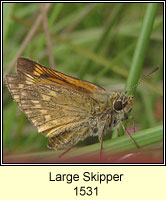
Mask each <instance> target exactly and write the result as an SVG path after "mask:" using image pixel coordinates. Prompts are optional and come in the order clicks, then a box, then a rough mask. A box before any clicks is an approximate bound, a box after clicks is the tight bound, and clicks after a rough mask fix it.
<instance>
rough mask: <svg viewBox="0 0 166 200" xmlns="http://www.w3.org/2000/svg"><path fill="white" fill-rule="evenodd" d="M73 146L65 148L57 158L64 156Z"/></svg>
mask: <svg viewBox="0 0 166 200" xmlns="http://www.w3.org/2000/svg"><path fill="white" fill-rule="evenodd" d="M74 146H75V145H72V146H70V147H69V148H67V149H66V150H65V151H64V152H62V153H61V154H60V155H59V156H58V158H61V157H62V156H64V155H65V154H66V153H67V152H69V151H70V150H71V149H72V148H73V147H74Z"/></svg>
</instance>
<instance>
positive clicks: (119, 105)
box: [114, 101, 124, 111]
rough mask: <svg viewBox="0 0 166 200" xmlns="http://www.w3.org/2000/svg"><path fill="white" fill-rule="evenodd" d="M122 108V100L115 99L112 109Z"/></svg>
mask: <svg viewBox="0 0 166 200" xmlns="http://www.w3.org/2000/svg"><path fill="white" fill-rule="evenodd" d="M123 108H124V106H123V104H122V102H121V101H116V102H115V103H114V109H115V110H118V111H119V110H122V109H123Z"/></svg>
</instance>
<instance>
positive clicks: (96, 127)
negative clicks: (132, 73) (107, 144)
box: [6, 57, 134, 152]
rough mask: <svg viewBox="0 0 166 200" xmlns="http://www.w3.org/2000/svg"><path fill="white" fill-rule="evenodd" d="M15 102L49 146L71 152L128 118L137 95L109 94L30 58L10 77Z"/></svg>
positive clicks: (20, 60) (11, 91)
mask: <svg viewBox="0 0 166 200" xmlns="http://www.w3.org/2000/svg"><path fill="white" fill-rule="evenodd" d="M6 82H7V86H8V89H9V91H10V93H11V94H12V96H13V99H14V100H15V101H16V103H17V104H18V106H19V108H20V109H21V110H22V111H23V112H24V113H25V115H26V116H27V117H28V119H29V120H30V121H31V122H32V123H33V124H34V126H35V127H36V128H37V130H38V132H39V133H43V134H44V135H45V136H46V137H48V147H49V148H51V149H54V150H60V149H66V150H67V151H68V150H69V149H70V148H72V147H73V146H75V145H76V144H77V143H78V142H79V141H81V140H84V139H85V138H87V137H88V136H98V139H99V142H100V143H101V148H100V152H102V148H103V147H102V144H103V136H104V134H105V133H106V131H107V130H109V129H114V128H115V127H118V125H119V124H120V123H121V122H122V121H124V120H125V119H127V116H128V115H127V113H128V112H129V111H131V109H132V106H133V103H134V96H132V95H127V94H126V93H124V92H107V91H106V90H105V89H104V88H102V87H100V86H98V85H95V84H92V83H90V82H88V81H83V80H80V79H77V78H74V77H71V76H68V75H66V74H63V73H61V72H58V71H56V70H53V69H49V68H47V67H44V66H42V65H41V64H39V63H37V62H34V61H32V60H30V59H27V58H23V57H20V58H18V60H17V75H6Z"/></svg>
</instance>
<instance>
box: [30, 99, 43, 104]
mask: <svg viewBox="0 0 166 200" xmlns="http://www.w3.org/2000/svg"><path fill="white" fill-rule="evenodd" d="M31 102H32V103H33V104H40V103H41V102H40V101H37V100H31Z"/></svg>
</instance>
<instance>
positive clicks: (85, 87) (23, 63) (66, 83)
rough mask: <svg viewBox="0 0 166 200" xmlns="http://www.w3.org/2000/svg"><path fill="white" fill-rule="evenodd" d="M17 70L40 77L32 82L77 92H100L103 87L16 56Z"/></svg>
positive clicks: (102, 90) (103, 90)
mask: <svg viewBox="0 0 166 200" xmlns="http://www.w3.org/2000/svg"><path fill="white" fill-rule="evenodd" d="M17 71H18V73H19V72H21V73H25V74H33V75H35V76H36V78H37V77H38V78H40V80H39V79H38V80H37V79H36V80H37V81H36V82H34V84H38V85H39V84H47V85H48V84H49V85H56V86H60V87H63V88H67V89H72V90H74V91H78V92H84V93H102V92H105V89H104V88H102V87H100V86H98V85H95V84H92V83H90V82H87V81H82V80H80V79H77V78H74V77H71V76H68V75H65V74H63V73H60V72H57V71H56V70H52V69H49V68H46V67H44V66H42V65H40V64H38V63H37V62H34V61H32V60H29V59H27V58H18V60H17Z"/></svg>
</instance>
